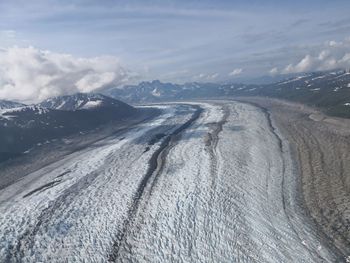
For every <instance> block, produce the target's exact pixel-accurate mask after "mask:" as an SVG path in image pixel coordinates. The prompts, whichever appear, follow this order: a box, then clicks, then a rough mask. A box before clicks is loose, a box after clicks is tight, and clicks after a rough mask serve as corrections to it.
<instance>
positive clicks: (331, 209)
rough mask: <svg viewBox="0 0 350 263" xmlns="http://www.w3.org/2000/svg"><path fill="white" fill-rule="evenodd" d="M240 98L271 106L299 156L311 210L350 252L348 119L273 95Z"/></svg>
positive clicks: (328, 233)
mask: <svg viewBox="0 0 350 263" xmlns="http://www.w3.org/2000/svg"><path fill="white" fill-rule="evenodd" d="M239 100H241V101H247V102H251V103H254V104H256V105H258V106H260V107H263V108H265V109H267V110H268V111H269V112H270V114H271V116H272V118H273V120H274V121H275V122H276V125H277V127H278V128H279V129H280V130H281V132H282V133H283V134H284V135H285V136H286V137H287V139H288V140H289V142H290V144H291V146H292V149H293V150H294V151H295V154H296V156H297V159H298V164H299V169H300V174H301V190H302V191H301V194H302V195H303V199H304V203H305V206H306V208H307V210H308V212H309V213H310V216H311V217H312V218H313V219H314V221H315V222H316V223H317V225H318V226H319V228H320V231H323V232H324V234H325V235H326V236H328V239H329V241H330V242H332V243H333V244H334V245H335V247H337V248H338V249H339V250H340V251H341V253H342V254H343V255H345V256H346V255H350V120H349V119H341V118H334V117H329V116H326V115H324V114H322V113H320V112H318V111H317V110H315V109H311V108H309V107H306V106H304V105H301V104H294V103H289V102H285V101H280V100H275V99H266V98H239Z"/></svg>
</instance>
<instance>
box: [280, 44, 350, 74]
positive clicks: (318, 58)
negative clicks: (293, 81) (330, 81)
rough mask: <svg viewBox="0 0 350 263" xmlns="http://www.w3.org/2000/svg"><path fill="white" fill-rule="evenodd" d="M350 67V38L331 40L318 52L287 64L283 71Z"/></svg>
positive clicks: (294, 71) (293, 71) (298, 71)
mask: <svg viewBox="0 0 350 263" xmlns="http://www.w3.org/2000/svg"><path fill="white" fill-rule="evenodd" d="M349 67H350V39H346V40H345V41H342V42H336V41H329V42H327V43H326V44H325V45H324V46H322V49H321V51H320V52H319V53H318V54H307V55H305V56H304V58H302V59H301V60H300V61H299V62H297V63H295V64H289V65H287V66H286V67H285V68H284V69H283V70H282V73H300V72H306V71H318V70H332V69H337V68H349Z"/></svg>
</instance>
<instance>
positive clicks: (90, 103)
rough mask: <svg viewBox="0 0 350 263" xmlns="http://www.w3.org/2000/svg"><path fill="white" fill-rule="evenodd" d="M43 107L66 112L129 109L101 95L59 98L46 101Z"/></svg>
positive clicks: (80, 94) (79, 94) (42, 104)
mask: <svg viewBox="0 0 350 263" xmlns="http://www.w3.org/2000/svg"><path fill="white" fill-rule="evenodd" d="M39 105H40V106H41V107H45V108H49V109H55V110H65V111H76V110H84V109H85V110H86V109H95V108H99V107H108V108H115V107H120V108H122V107H127V106H128V105H127V104H125V103H123V102H121V101H118V100H115V99H112V98H110V97H107V96H104V95H101V94H90V93H77V94H74V95H69V96H59V97H53V98H50V99H47V100H44V101H43V102H41V103H40V104H39Z"/></svg>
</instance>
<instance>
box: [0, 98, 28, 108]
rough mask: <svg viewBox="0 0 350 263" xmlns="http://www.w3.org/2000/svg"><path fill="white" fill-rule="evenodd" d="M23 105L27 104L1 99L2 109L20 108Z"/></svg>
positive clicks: (0, 105) (0, 106)
mask: <svg viewBox="0 0 350 263" xmlns="http://www.w3.org/2000/svg"><path fill="white" fill-rule="evenodd" d="M23 106H25V105H24V104H22V103H18V102H14V101H9V100H0V110H4V109H12V108H18V107H23Z"/></svg>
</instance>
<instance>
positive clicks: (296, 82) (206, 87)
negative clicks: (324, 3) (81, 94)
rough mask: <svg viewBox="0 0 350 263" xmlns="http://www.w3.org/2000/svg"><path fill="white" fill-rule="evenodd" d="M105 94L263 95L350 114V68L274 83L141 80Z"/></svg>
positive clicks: (142, 98)
mask: <svg viewBox="0 0 350 263" xmlns="http://www.w3.org/2000/svg"><path fill="white" fill-rule="evenodd" d="M104 94H106V95H108V96H111V97H113V98H116V99H120V100H123V101H125V102H128V103H146V102H161V101H172V100H189V99H211V98H232V97H237V96H262V97H273V98H279V99H285V100H290V101H295V102H300V103H305V104H307V105H311V106H314V107H318V108H320V109H321V110H323V111H324V112H325V113H327V114H330V115H334V116H339V117H350V72H349V71H347V70H337V71H325V72H314V73H305V74H298V75H296V76H293V77H290V78H287V79H284V80H282V81H278V82H275V83H270V84H261V85H257V84H242V83H241V84H237V83H197V82H193V83H185V84H172V83H162V82H160V81H158V80H154V81H150V82H141V83H140V84H138V85H128V86H124V87H123V88H114V89H109V90H105V91H104Z"/></svg>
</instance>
